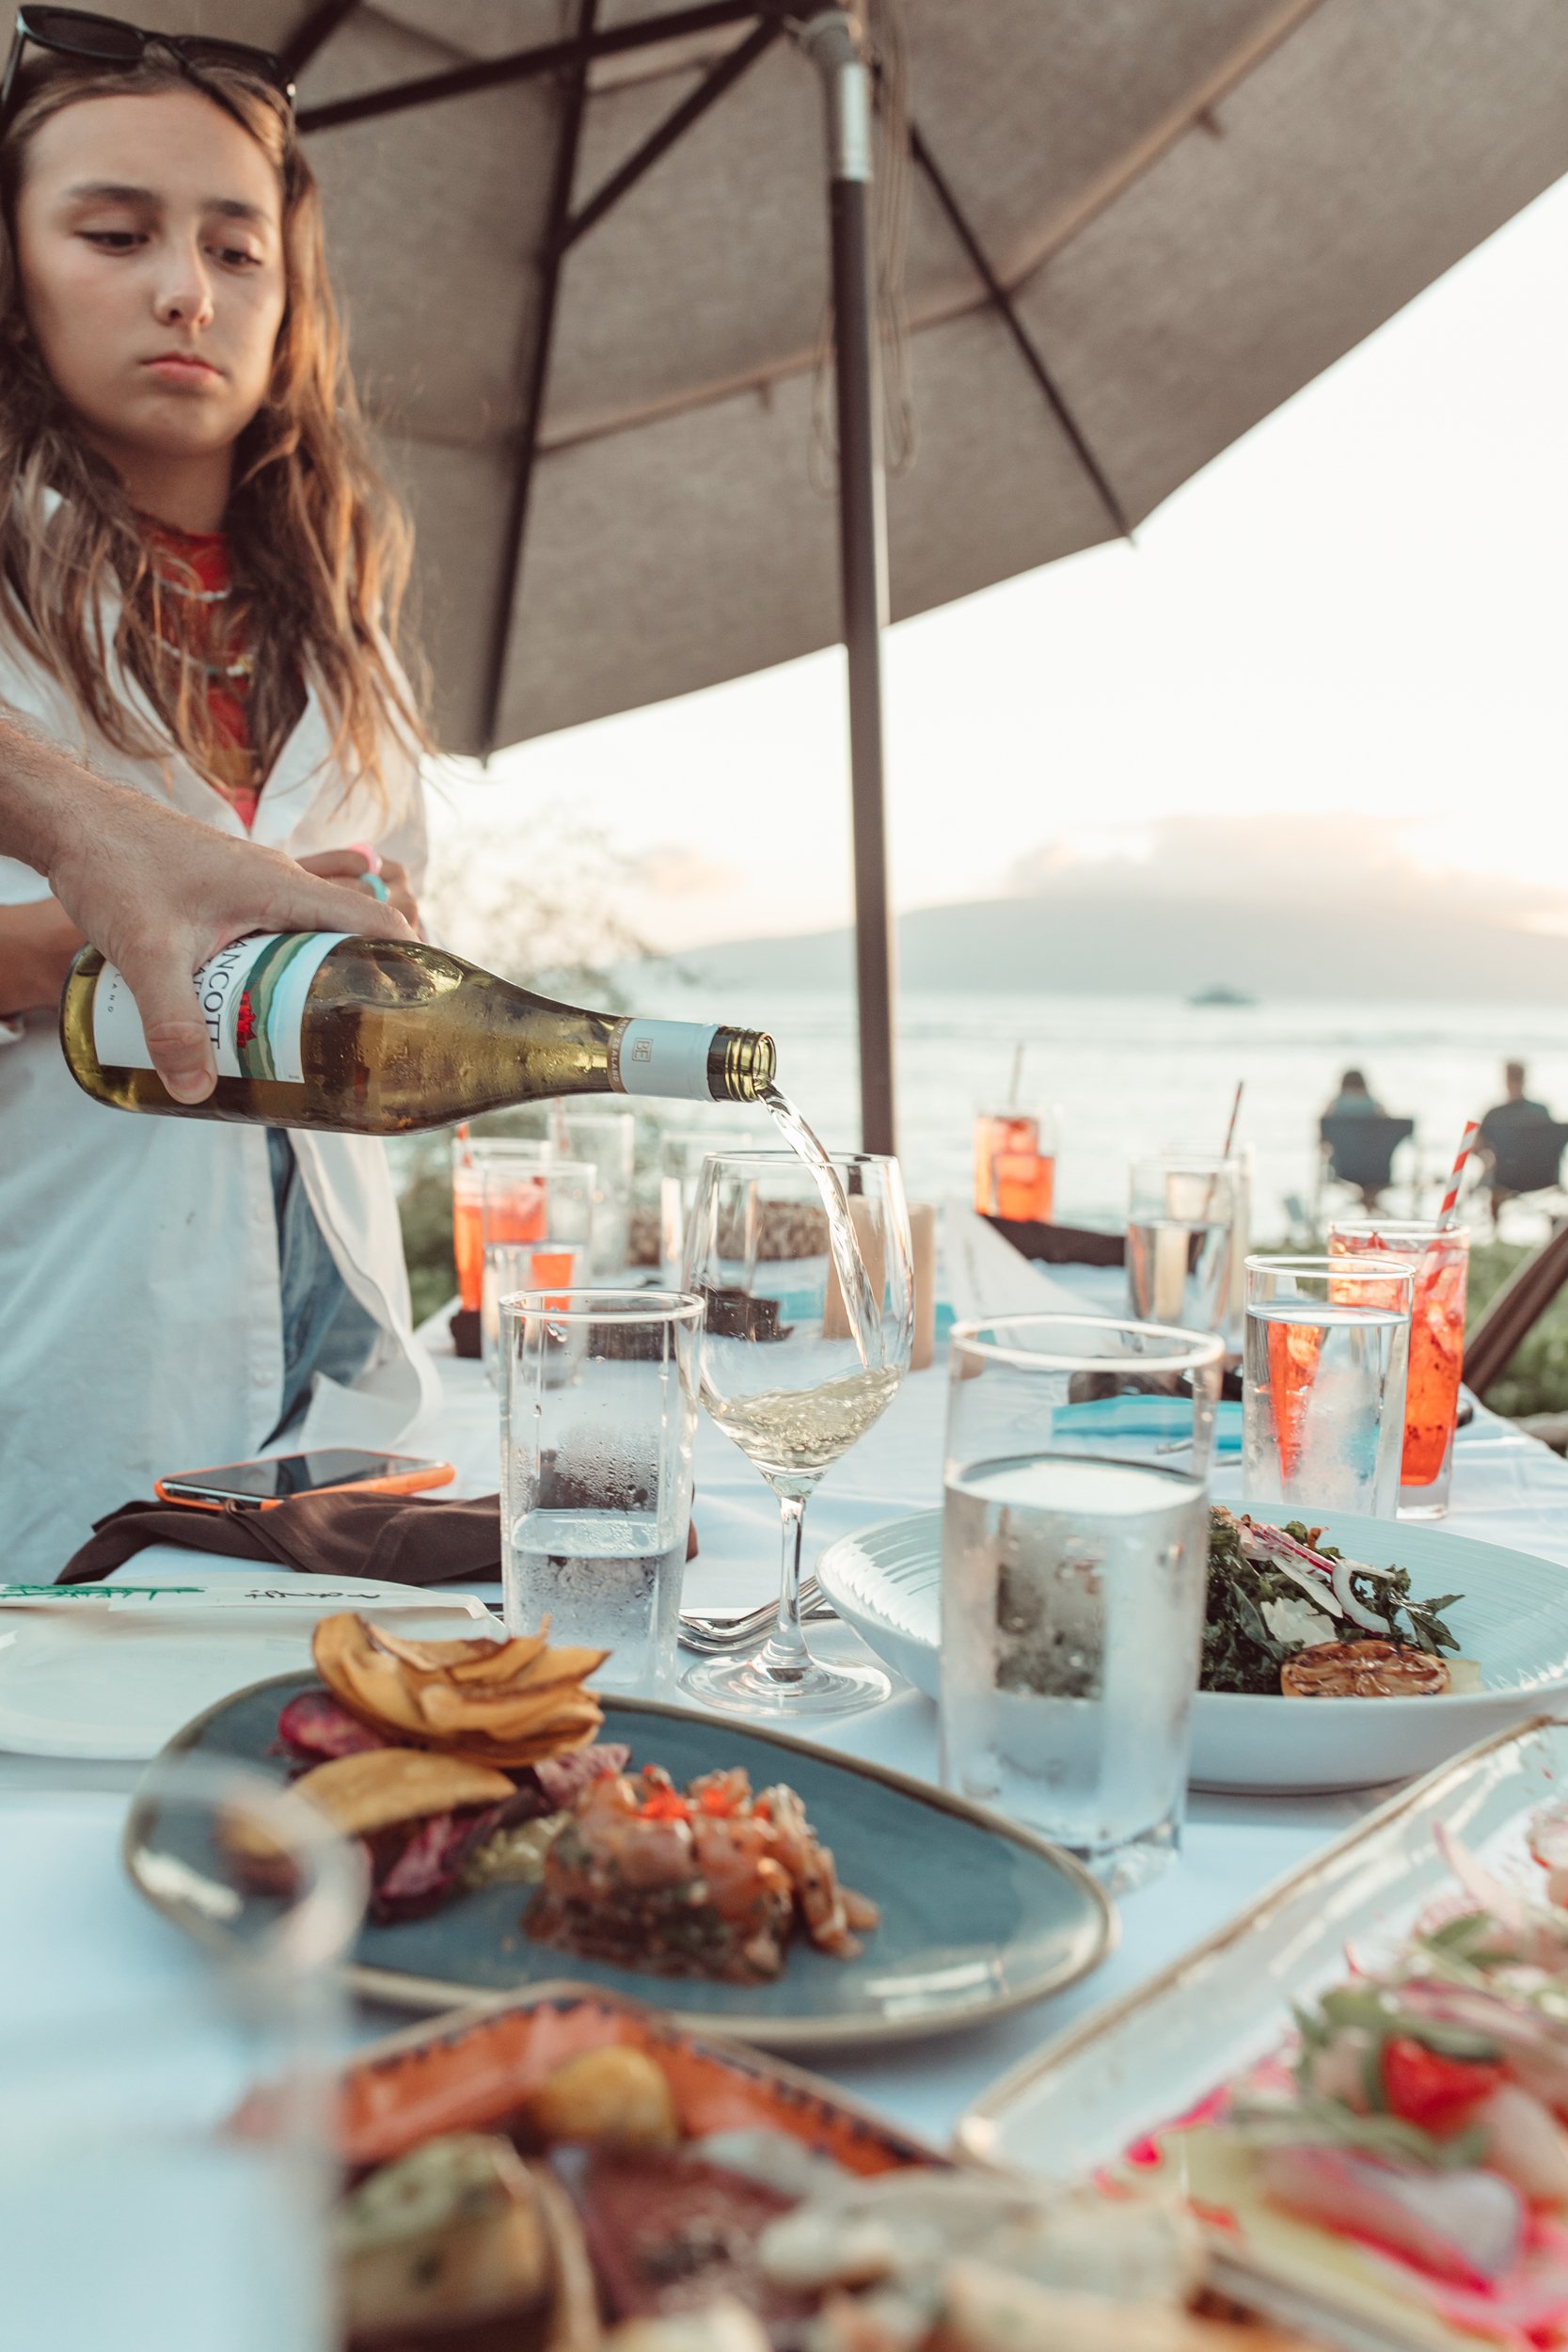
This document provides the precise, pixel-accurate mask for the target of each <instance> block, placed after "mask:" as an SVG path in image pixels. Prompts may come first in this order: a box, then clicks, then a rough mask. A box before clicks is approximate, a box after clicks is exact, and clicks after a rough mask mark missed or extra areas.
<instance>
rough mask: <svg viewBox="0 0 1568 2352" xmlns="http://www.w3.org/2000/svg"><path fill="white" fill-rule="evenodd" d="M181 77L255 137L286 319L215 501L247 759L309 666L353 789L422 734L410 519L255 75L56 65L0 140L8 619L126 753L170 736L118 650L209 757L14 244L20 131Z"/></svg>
mask: <svg viewBox="0 0 1568 2352" xmlns="http://www.w3.org/2000/svg"><path fill="white" fill-rule="evenodd" d="M193 86H194V87H196V88H197V89H198V90H199V91H200V92H201V93H202V95H203V96H205V97H207V98H209V99H210V100H211V101H212V102H213V103H214V104H215V105H218V106H221V107H222V108H223V109H224V111H225V112H226V113H228V114H229V115H230V116H232V118H233V119H234V120H235V121H237V122H238V123H240V124H241V126H242V127H243V128H244V129H245V131H247V132H248V133H249V134H250V136H251V137H252V138H253V139H255V140H256V142H257V144H258V146H260V147H261V150H262V151H263V152H264V153H265V154H266V156H267V157H268V159H269V160H270V161H271V163H272V164H273V166H274V167H275V168H276V170H277V175H278V181H279V184H280V187H281V191H282V228H283V252H284V271H285V309H284V313H283V323H282V326H281V327H280V328H279V330H278V336H277V348H276V350H275V352H274V356H273V365H272V377H271V381H270V383H269V385H268V388H267V396H266V399H265V401H264V402H263V404H262V405H261V409H260V410H259V411H258V413H257V415H256V416H255V417H254V418H253V419H252V420H251V421H250V423H249V424H248V425H247V426H246V427H245V431H244V432H243V433H242V434H241V436H240V437H239V441H238V443H237V445H236V448H235V453H234V460H235V462H234V486H233V490H232V493H231V495H230V501H229V508H228V512H227V514H226V516H225V517H224V527H225V529H226V531H227V532H228V533H229V537H230V552H231V559H232V565H233V579H234V594H233V602H232V604H231V605H230V626H231V628H232V630H233V633H234V637H235V641H236V642H239V643H248V644H249V645H250V647H251V649H252V650H253V652H254V655H255V668H254V673H253V675H252V679H251V685H250V691H249V694H248V697H247V702H246V711H247V718H248V723H249V729H250V736H251V743H252V747H253V750H254V752H255V755H256V760H257V769H258V772H259V774H260V775H261V776H265V775H266V774H267V773H268V771H270V769H271V767H272V765H273V762H274V761H275V760H276V758H277V754H278V752H279V751H280V749H281V748H282V745H283V742H284V739H285V738H286V737H287V735H288V734H289V732H290V730H291V728H292V727H293V724H294V723H295V721H296V720H297V718H298V716H299V713H300V710H301V707H302V706H303V699H304V691H305V681H306V680H307V678H309V679H310V680H312V681H313V682H314V684H315V686H316V688H317V690H318V691H319V692H320V694H321V697H322V700H323V704H324V707H325V710H326V713H327V717H328V722H329V724H330V726H331V729H332V739H333V753H334V756H335V759H336V760H337V761H338V763H339V764H340V765H341V768H342V770H343V771H344V775H345V786H346V783H347V782H348V781H350V780H352V778H353V777H354V776H355V775H362V776H365V777H366V778H368V779H369V780H370V781H371V782H372V785H379V783H380V780H381V776H382V762H383V758H384V756H385V754H386V751H387V748H388V736H389V733H391V734H396V735H399V736H401V738H402V739H403V740H404V742H405V743H408V744H409V745H411V746H413V745H419V746H426V747H427V746H428V741H429V739H428V736H427V734H426V732H425V727H424V723H423V719H422V716H421V712H420V705H419V701H418V699H417V697H416V695H415V693H414V692H413V691H412V690H411V689H410V687H409V685H408V683H407V680H406V677H405V675H404V669H403V667H402V665H401V662H400V660H399V654H398V648H397V631H398V620H399V613H400V610H401V606H402V602H403V596H404V588H405V586H406V583H407V578H408V564H409V554H410V536H409V531H408V525H407V522H406V520H405V518H404V515H403V512H402V509H401V508H400V506H399V505H398V503H397V501H396V500H395V499H393V498H392V496H391V495H390V494H389V492H388V489H387V486H386V485H385V484H384V483H383V481H382V479H381V477H380V475H379V473H378V472H377V470H376V469H375V467H374V465H373V463H372V459H371V455H370V452H369V448H368V446H367V442H366V437H365V431H364V427H363V423H362V421H361V418H360V413H359V406H358V401H357V398H356V393H355V389H354V382H353V378H352V377H351V375H350V374H349V372H348V365H347V358H346V354H345V350H344V342H343V335H342V330H341V326H340V324H339V320H338V313H337V309H336V306H335V304H334V302H333V299H332V290H331V287H330V285H329V283H328V280H327V273H326V257H325V247H324V243H323V236H322V217H321V198H320V193H319V191H318V189H317V186H316V181H315V177H314V174H313V173H312V172H311V169H310V167H309V164H308V163H307V162H306V160H305V156H304V153H303V151H302V150H301V147H300V144H299V140H298V136H297V135H296V133H295V130H294V125H293V117H292V115H291V114H290V112H289V109H288V107H287V105H286V104H285V103H284V102H283V101H282V99H281V98H280V97H279V96H278V94H277V92H276V91H275V90H273V89H271V88H270V87H268V86H267V84H266V83H265V82H263V81H261V80H260V79H257V78H253V77H252V76H251V75H249V74H247V73H245V72H240V71H236V70H235V69H233V68H231V67H228V66H203V67H201V68H200V69H199V70H193V69H189V68H186V67H184V66H182V65H180V66H177V65H176V64H175V63H174V61H173V60H172V59H171V58H167V57H166V56H160V54H159V53H158V52H157V51H156V50H155V49H154V50H150V51H149V53H148V54H147V56H145V57H144V58H143V59H142V60H141V61H140V62H139V63H138V64H136V65H134V66H128V67H125V68H116V69H113V70H111V71H107V72H105V71H103V70H100V69H99V68H96V67H88V68H85V69H79V68H77V67H75V66H74V65H61V64H59V63H58V62H57V61H52V63H51V66H50V68H49V69H48V70H47V71H45V72H43V73H42V74H41V76H40V79H39V81H38V82H37V84H36V86H35V87H33V88H32V89H31V91H30V92H29V94H28V95H27V96H26V97H25V99H24V103H22V105H21V107H20V108H19V109H18V111H17V113H16V115H15V117H14V119H13V120H12V122H11V123H10V125H9V127H8V131H7V133H6V136H5V139H4V142H3V144H0V617H3V618H4V620H5V621H7V622H8V624H9V625H10V627H11V628H13V629H14V631H15V633H16V634H17V636H18V637H19V638H20V639H21V641H22V643H23V644H24V646H26V647H27V648H28V649H29V650H30V651H31V652H32V653H33V654H34V655H35V656H36V657H37V658H38V659H39V660H41V661H42V662H43V663H44V664H45V666H46V667H47V668H48V669H49V670H50V671H51V672H52V673H53V674H54V675H55V677H57V678H58V679H60V680H61V682H62V683H63V684H64V685H65V686H67V687H68V688H69V689H70V691H71V693H72V694H73V695H74V697H75V698H76V700H77V702H78V705H79V706H80V707H82V708H83V709H85V710H86V711H87V713H88V714H89V715H90V717H91V719H92V721H93V723H94V724H95V726H96V727H97V728H98V730H99V732H100V733H101V734H102V735H103V737H105V738H106V739H107V740H108V741H109V742H110V743H111V744H113V745H114V746H115V747H116V748H117V749H118V750H120V751H123V752H126V753H129V754H130V755H133V756H135V757H144V756H146V755H148V754H149V753H152V754H156V753H158V752H161V751H166V748H167V746H166V743H159V742H157V741H156V740H154V739H152V738H151V736H150V730H149V729H148V728H147V727H146V725H145V724H144V723H142V722H140V721H139V720H138V718H137V716H136V714H135V711H134V710H131V709H129V708H128V707H126V705H125V703H124V701H123V699H122V698H121V697H120V696H119V695H117V694H116V692H115V691H114V688H113V684H112V679H111V674H110V670H109V657H110V655H111V653H112V654H113V655H116V656H118V658H119V661H120V662H121V663H122V664H123V665H124V668H125V669H126V670H127V671H128V672H129V673H130V674H131V675H133V676H134V677H135V679H136V680H137V681H138V682H139V684H140V685H141V687H142V688H143V690H144V691H145V692H146V694H147V696H148V698H149V700H150V703H151V705H152V707H153V708H154V710H155V711H156V712H157V714H158V717H159V718H160V720H161V721H162V722H163V723H164V725H165V726H166V728H167V730H168V733H169V735H170V736H171V737H172V738H173V739H174V742H175V744H176V745H177V746H178V748H179V750H180V751H181V752H182V753H183V754H184V755H185V757H186V758H187V759H189V760H190V761H191V763H192V765H193V766H194V767H195V768H196V769H197V770H198V772H200V773H202V774H204V775H206V776H207V777H209V778H210V779H211V778H213V777H214V774H215V773H216V772H217V771H218V768H219V764H220V763H219V760H218V756H217V755H218V753H219V750H220V740H219V738H218V736H217V734H216V732H215V729H214V723H213V721H212V719H211V717H210V715H209V711H208V704H207V694H206V680H205V676H204V675H203V674H202V672H201V669H200V667H199V665H198V663H196V662H193V661H191V660H181V659H180V658H178V656H177V655H174V654H171V652H170V650H169V648H170V646H171V645H174V646H178V645H179V644H180V642H181V638H182V630H183V626H184V620H183V615H184V612H185V611H186V610H187V609H188V606H189V598H188V596H181V595H180V594H178V593H174V594H170V593H169V592H168V590H167V589H166V586H165V584H164V581H163V580H160V577H159V572H158V569H157V567H156V565H155V564H154V562H153V559H152V553H151V550H150V548H149V545H148V541H147V539H146V537H145V536H144V532H143V529H142V526H141V525H140V524H139V523H138V521H137V518H136V516H135V510H134V509H133V507H132V505H131V501H130V500H129V498H128V496H127V495H126V491H125V488H124V485H122V483H121V481H120V479H119V475H118V474H117V473H116V471H115V469H114V468H113V467H112V466H111V465H109V463H108V462H107V460H106V459H104V458H103V457H101V456H99V455H98V454H97V453H96V452H95V451H93V450H92V449H90V448H89V447H88V445H87V442H86V440H85V439H84V438H83V437H82V435H81V434H80V432H79V431H78V429H77V426H76V422H75V421H74V419H73V417H72V415H71V411H70V409H69V408H68V407H67V405H66V404H65V402H64V400H63V399H62V398H61V395H60V393H59V391H58V389H57V388H56V386H55V382H54V380H53V378H52V377H51V375H50V374H49V372H48V370H47V368H46V367H45V366H44V363H43V359H42V357H41V355H40V351H39V348H38V345H37V344H36V342H34V340H33V338H32V335H31V334H30V332H29V330H28V326H27V322H26V317H25V314H24V309H23V302H22V288H21V274H20V270H19V268H18V262H17V252H16V239H15V223H16V199H17V193H18V190H19V188H20V187H21V185H22V183H23V180H24V176H25V172H26V158H27V144H28V141H29V139H30V138H31V137H32V136H33V135H34V134H35V133H36V132H37V131H38V130H39V128H40V125H41V124H43V123H45V122H47V121H48V120H50V119H51V118H52V117H53V116H55V115H57V114H59V113H60V112H61V111H62V110H63V109H64V108H65V107H67V106H71V105H74V104H77V103H80V102H81V101H82V100H83V99H86V98H99V97H107V96H111V95H121V94H123V95H127V96H133V97H149V96H152V95H155V94H157V93H160V92H163V91H167V90H188V89H190V88H191V87H193ZM51 491H53V492H55V493H57V494H58V498H59V501H60V502H59V503H58V505H54V503H53V501H51V499H50V497H49V493H50V492H51ZM163 561H164V565H165V574H166V576H167V570H168V564H167V557H166V556H165V557H164V558H163ZM106 580H113V581H115V582H117V583H118V585H119V590H120V602H119V614H118V618H117V619H116V620H115V622H114V627H113V635H112V640H111V641H106V639H105V626H106V624H105V618H104V607H103V599H102V597H101V595H100V590H101V588H102V587H103V584H104V582H105V581H106Z"/></svg>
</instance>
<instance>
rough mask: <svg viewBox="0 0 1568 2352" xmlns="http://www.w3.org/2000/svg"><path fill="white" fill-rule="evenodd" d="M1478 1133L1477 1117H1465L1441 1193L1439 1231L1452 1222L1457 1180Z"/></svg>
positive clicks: (1438, 1213) (1479, 1131)
mask: <svg viewBox="0 0 1568 2352" xmlns="http://www.w3.org/2000/svg"><path fill="white" fill-rule="evenodd" d="M1480 1133H1481V1121H1480V1120H1479V1119H1467V1120H1465V1133H1464V1134H1463V1136H1461V1137H1460V1139H1459V1156H1458V1158H1457V1159H1456V1160H1455V1161H1454V1164H1453V1174H1452V1175H1451V1176H1450V1177H1449V1188H1448V1191H1447V1192H1446V1193H1445V1194H1444V1195H1443V1205H1442V1207H1441V1208H1440V1209H1439V1210H1438V1212H1437V1231H1438V1232H1440V1233H1446V1232H1448V1230H1449V1226H1450V1225H1451V1224H1452V1223H1453V1219H1454V1211H1455V1210H1456V1209H1457V1208H1458V1206H1459V1180H1460V1178H1461V1177H1462V1176H1463V1175H1464V1173H1465V1161H1466V1160H1467V1159H1468V1158H1469V1156H1470V1153H1471V1152H1473V1151H1474V1149H1475V1142H1476V1137H1477V1136H1478V1135H1479V1134H1480Z"/></svg>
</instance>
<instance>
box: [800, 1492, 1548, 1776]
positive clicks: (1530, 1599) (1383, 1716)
mask: <svg viewBox="0 0 1568 2352" xmlns="http://www.w3.org/2000/svg"><path fill="white" fill-rule="evenodd" d="M1325 1540H1326V1541H1327V1542H1329V1543H1331V1544H1334V1545H1336V1546H1337V1547H1338V1549H1339V1550H1341V1551H1344V1552H1346V1553H1348V1554H1350V1555H1351V1556H1352V1557H1353V1558H1355V1559H1359V1560H1367V1561H1370V1562H1371V1563H1372V1564H1373V1565H1376V1566H1379V1567H1382V1566H1384V1565H1387V1564H1390V1563H1392V1564H1396V1565H1399V1566H1400V1567H1403V1568H1408V1569H1409V1570H1410V1578H1411V1583H1412V1586H1413V1588H1414V1590H1415V1593H1416V1595H1417V1597H1418V1598H1424V1597H1428V1596H1432V1597H1435V1596H1437V1595H1439V1594H1443V1593H1463V1594H1464V1596H1465V1597H1464V1599H1463V1600H1462V1601H1460V1602H1458V1603H1456V1605H1455V1606H1454V1607H1453V1608H1452V1609H1451V1610H1449V1612H1448V1613H1447V1618H1448V1623H1449V1625H1451V1626H1452V1628H1453V1629H1454V1632H1455V1634H1456V1635H1457V1636H1458V1638H1459V1644H1460V1647H1461V1649H1462V1651H1463V1653H1464V1655H1465V1657H1466V1658H1473V1659H1475V1661H1477V1663H1478V1664H1479V1666H1480V1668H1481V1681H1482V1684H1483V1686H1484V1687H1483V1688H1482V1689H1481V1690H1480V1691H1478V1692H1471V1693H1468V1694H1466V1695H1465V1696H1463V1697H1450V1698H1435V1699H1284V1698H1251V1697H1243V1696H1242V1695H1240V1694H1238V1693H1235V1692H1218V1691H1200V1692H1198V1694H1197V1703H1196V1708H1195V1710H1194V1719H1193V1767H1192V1777H1193V1782H1194V1785H1195V1786H1196V1787H1197V1788H1243V1789H1251V1790H1255V1791H1256V1790H1262V1791H1282V1790H1287V1789H1289V1790H1291V1791H1293V1792H1295V1793H1297V1794H1303V1793H1307V1792H1309V1791H1312V1790H1320V1789H1331V1788H1370V1787H1374V1786H1375V1785H1376V1784H1377V1783H1378V1782H1380V1781H1386V1780H1405V1779H1408V1778H1409V1777H1410V1775H1411V1774H1412V1773H1413V1772H1430V1771H1431V1769H1432V1768H1433V1765H1434V1764H1440V1763H1441V1762H1442V1761H1443V1759H1444V1758H1445V1757H1446V1756H1454V1755H1456V1754H1457V1753H1458V1752H1459V1750H1460V1749H1461V1748H1467V1747H1469V1746H1471V1745H1472V1744H1473V1743H1474V1742H1475V1741H1476V1740H1484V1739H1486V1738H1487V1737H1488V1736H1489V1735H1490V1734H1491V1733H1492V1732H1495V1731H1500V1730H1504V1729H1506V1728H1507V1727H1508V1726H1509V1725H1511V1724H1517V1723H1520V1722H1522V1721H1524V1720H1525V1718H1527V1717H1528V1716H1530V1715H1539V1714H1540V1713H1542V1711H1543V1710H1544V1709H1545V1708H1550V1707H1551V1706H1553V1705H1554V1704H1557V1703H1560V1702H1565V1701H1568V1568H1562V1567H1560V1566H1559V1565H1557V1564H1556V1563H1555V1562H1554V1561H1550V1560H1540V1559H1537V1558H1536V1557H1535V1556H1534V1555H1533V1554H1532V1553H1530V1552H1526V1551H1508V1550H1505V1549H1503V1548H1502V1546H1501V1545H1499V1544H1479V1543H1476V1542H1474V1541H1473V1540H1472V1539H1471V1538H1470V1537H1468V1536H1466V1535H1455V1534H1450V1533H1449V1530H1448V1529H1447V1528H1444V1527H1434V1526H1429V1525H1425V1524H1422V1523H1421V1522H1419V1521H1407V1520H1403V1519H1400V1520H1392V1519H1370V1518H1358V1517H1356V1516H1354V1514H1352V1513H1348V1512H1344V1513H1341V1512H1329V1513H1328V1514H1327V1516H1326V1534H1325ZM816 1574H817V1580H818V1581H819V1582H820V1584H821V1586H822V1589H823V1591H824V1592H825V1593H826V1594H827V1596H828V1597H829V1599H830V1600H831V1601H832V1604H833V1607H834V1608H835V1609H836V1610H837V1611H838V1613H839V1614H840V1616H841V1617H843V1618H844V1619H845V1620H846V1622H847V1624H849V1625H851V1626H853V1627H854V1629H855V1631H856V1632H857V1633H858V1634H860V1635H861V1637H862V1639H863V1641H865V1642H867V1643H868V1644H869V1645H870V1646H871V1647H872V1648H873V1649H874V1650H876V1652H877V1653H878V1655H879V1657H881V1658H884V1659H886V1661H887V1662H888V1664H889V1665H890V1666H896V1667H897V1669H898V1672H899V1673H900V1674H901V1675H904V1676H906V1677H908V1679H909V1680H910V1681H911V1682H912V1683H913V1684H914V1685H915V1688H916V1689H917V1690H920V1691H924V1692H926V1694H927V1697H929V1698H935V1697H936V1695H937V1677H938V1650H939V1643H940V1639H941V1606H942V1604H941V1585H942V1513H941V1512H940V1511H920V1512H916V1513H915V1514H914V1515H913V1517H911V1518H902V1519H890V1520H887V1521H886V1522H884V1523H883V1524H882V1525H881V1526H879V1527H869V1528H866V1529H864V1530H863V1532H862V1533H861V1534H859V1535H844V1536H841V1537H840V1538H839V1540H838V1541H837V1542H836V1543H834V1544H830V1545H829V1547H828V1549H827V1550H826V1551H824V1553H823V1554H822V1557H821V1559H820V1560H819V1561H818V1562H817V1566H816Z"/></svg>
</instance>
